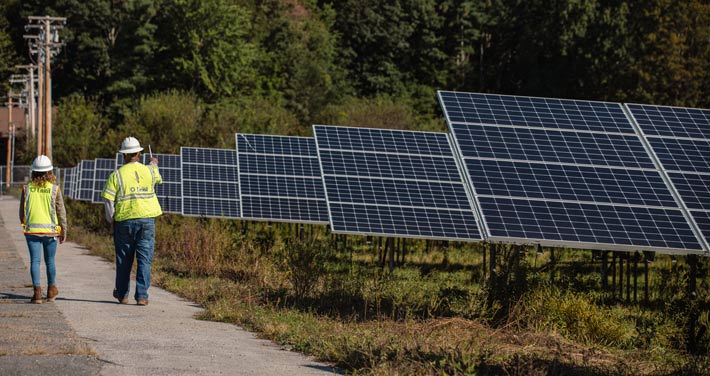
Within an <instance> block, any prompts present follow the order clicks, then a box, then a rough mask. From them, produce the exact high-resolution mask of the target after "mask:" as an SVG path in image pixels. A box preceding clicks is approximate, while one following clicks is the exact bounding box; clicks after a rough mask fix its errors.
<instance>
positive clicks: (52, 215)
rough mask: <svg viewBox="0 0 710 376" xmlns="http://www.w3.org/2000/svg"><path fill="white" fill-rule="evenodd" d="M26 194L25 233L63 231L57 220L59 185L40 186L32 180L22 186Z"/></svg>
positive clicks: (43, 233) (58, 232)
mask: <svg viewBox="0 0 710 376" xmlns="http://www.w3.org/2000/svg"><path fill="white" fill-rule="evenodd" d="M22 188H23V190H24V194H25V217H24V218H23V223H22V226H23V227H24V229H25V235H55V236H58V235H59V234H61V232H62V226H60V225H59V221H58V220H57V210H56V208H57V194H58V193H59V190H58V188H59V186H58V185H54V184H52V183H49V182H47V183H45V185H44V186H43V187H39V186H37V185H35V184H33V183H32V182H30V183H28V184H27V185H26V186H24V187H22Z"/></svg>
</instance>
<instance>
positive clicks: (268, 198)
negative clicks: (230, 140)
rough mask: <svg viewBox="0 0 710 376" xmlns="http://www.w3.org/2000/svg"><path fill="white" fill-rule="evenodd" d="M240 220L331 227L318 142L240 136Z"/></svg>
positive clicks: (290, 138)
mask: <svg viewBox="0 0 710 376" xmlns="http://www.w3.org/2000/svg"><path fill="white" fill-rule="evenodd" d="M235 137H236V144H237V155H238V158H239V182H240V183H241V184H240V192H239V197H240V198H241V205H242V206H241V213H242V218H245V219H253V220H266V221H283V222H298V223H320V224H326V223H328V208H327V205H326V202H325V192H324V191H323V180H322V179H321V175H320V166H319V165H318V152H317V150H316V144H315V140H314V139H313V138H309V137H291V136H269V135H255V134H236V135H235Z"/></svg>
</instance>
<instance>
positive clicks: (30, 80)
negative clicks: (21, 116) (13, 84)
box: [15, 64, 37, 139]
mask: <svg viewBox="0 0 710 376" xmlns="http://www.w3.org/2000/svg"><path fill="white" fill-rule="evenodd" d="M15 68H17V69H27V75H26V76H25V77H26V79H25V81H24V82H25V91H26V92H27V119H28V121H27V124H26V125H25V127H26V128H27V129H29V131H28V132H27V134H29V135H31V137H32V139H34V138H35V136H36V131H37V128H36V127H37V102H35V97H36V93H35V83H37V77H36V76H35V69H37V65H35V64H28V65H15Z"/></svg>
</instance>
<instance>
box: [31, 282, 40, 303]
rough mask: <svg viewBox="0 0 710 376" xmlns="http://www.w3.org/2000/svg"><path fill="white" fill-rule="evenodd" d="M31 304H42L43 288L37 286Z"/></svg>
mask: <svg viewBox="0 0 710 376" xmlns="http://www.w3.org/2000/svg"><path fill="white" fill-rule="evenodd" d="M30 303H35V304H42V288H41V287H39V286H35V294H34V295H33V296H32V299H30Z"/></svg>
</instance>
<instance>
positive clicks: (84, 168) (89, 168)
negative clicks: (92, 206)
mask: <svg viewBox="0 0 710 376" xmlns="http://www.w3.org/2000/svg"><path fill="white" fill-rule="evenodd" d="M78 180H79V181H78V184H77V187H78V191H77V194H76V196H75V198H76V199H77V200H79V201H91V200H92V199H93V197H94V161H93V160H90V161H87V160H83V161H81V170H80V173H79V179H78Z"/></svg>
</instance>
